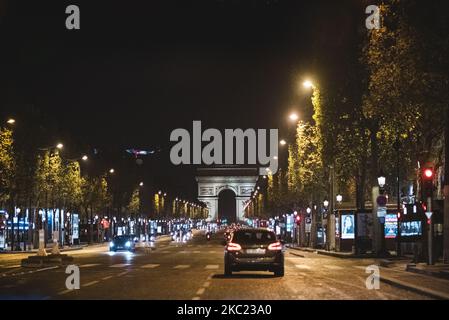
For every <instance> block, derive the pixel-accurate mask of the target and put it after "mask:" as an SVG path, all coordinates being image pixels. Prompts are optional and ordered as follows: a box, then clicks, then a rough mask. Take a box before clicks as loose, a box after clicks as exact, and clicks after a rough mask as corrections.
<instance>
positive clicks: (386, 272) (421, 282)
mask: <svg viewBox="0 0 449 320" xmlns="http://www.w3.org/2000/svg"><path fill="white" fill-rule="evenodd" d="M428 267H429V268H428ZM432 269H433V270H432ZM447 269H449V266H447V265H446V266H443V265H441V266H427V265H426V266H421V265H419V266H414V265H412V264H408V263H406V262H403V261H401V262H400V263H392V264H390V265H389V266H388V267H381V271H380V281H382V282H385V283H388V284H390V285H393V286H396V287H399V288H402V289H406V290H410V291H414V292H417V293H420V294H424V295H427V296H430V297H432V298H435V299H443V300H449V280H447V279H443V278H441V277H437V276H435V274H436V273H435V272H440V271H441V270H447ZM417 270H419V271H417ZM437 270H438V271H437Z"/></svg>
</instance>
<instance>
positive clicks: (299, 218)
mask: <svg viewBox="0 0 449 320" xmlns="http://www.w3.org/2000/svg"><path fill="white" fill-rule="evenodd" d="M296 224H301V217H300V216H299V215H298V216H296Z"/></svg>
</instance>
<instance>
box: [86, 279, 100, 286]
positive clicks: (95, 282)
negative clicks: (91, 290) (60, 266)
mask: <svg viewBox="0 0 449 320" xmlns="http://www.w3.org/2000/svg"><path fill="white" fill-rule="evenodd" d="M98 282H99V281H96V280H95V281H92V282H88V283H86V284H84V285H83V287H90V286H93V285H94V284H97V283H98Z"/></svg>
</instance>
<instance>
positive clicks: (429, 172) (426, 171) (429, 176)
mask: <svg viewBox="0 0 449 320" xmlns="http://www.w3.org/2000/svg"><path fill="white" fill-rule="evenodd" d="M424 178H427V179H432V178H433V170H432V169H430V168H427V169H424Z"/></svg>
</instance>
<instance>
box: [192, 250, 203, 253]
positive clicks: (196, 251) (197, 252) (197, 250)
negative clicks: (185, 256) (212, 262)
mask: <svg viewBox="0 0 449 320" xmlns="http://www.w3.org/2000/svg"><path fill="white" fill-rule="evenodd" d="M192 253H201V251H198V250H196V251H192Z"/></svg>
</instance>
